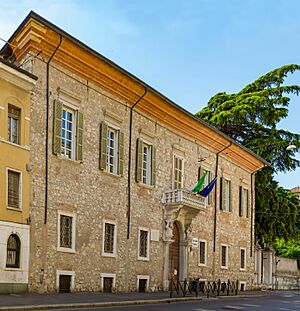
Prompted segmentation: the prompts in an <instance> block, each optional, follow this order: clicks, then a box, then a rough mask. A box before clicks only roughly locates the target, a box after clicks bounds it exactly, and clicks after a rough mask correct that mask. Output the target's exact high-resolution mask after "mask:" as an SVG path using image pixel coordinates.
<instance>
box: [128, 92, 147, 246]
mask: <svg viewBox="0 0 300 311" xmlns="http://www.w3.org/2000/svg"><path fill="white" fill-rule="evenodd" d="M146 93H147V88H145V92H144V94H143V95H142V96H141V97H140V98H139V99H138V100H137V101H136V102H135V104H134V105H133V106H132V107H131V108H130V121H129V145H128V156H129V160H128V181H127V189H128V198H127V199H128V207H127V240H128V239H129V236H130V216H131V154H132V148H131V143H132V119H133V109H134V107H135V106H136V105H137V104H138V103H139V102H140V101H141V100H142V98H143V97H144V96H145V95H146Z"/></svg>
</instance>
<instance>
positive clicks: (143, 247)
mask: <svg viewBox="0 0 300 311" xmlns="http://www.w3.org/2000/svg"><path fill="white" fill-rule="evenodd" d="M138 243H139V247H138V257H139V259H141V260H148V259H149V231H148V230H147V229H139V241H138Z"/></svg>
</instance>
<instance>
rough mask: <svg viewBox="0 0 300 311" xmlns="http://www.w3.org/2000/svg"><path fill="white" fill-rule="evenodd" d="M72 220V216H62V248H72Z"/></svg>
mask: <svg viewBox="0 0 300 311" xmlns="http://www.w3.org/2000/svg"><path fill="white" fill-rule="evenodd" d="M72 220H73V218H72V217H70V216H64V215H60V246H61V247H67V248H72Z"/></svg>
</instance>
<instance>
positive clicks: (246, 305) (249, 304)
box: [242, 303, 261, 307]
mask: <svg viewBox="0 0 300 311" xmlns="http://www.w3.org/2000/svg"><path fill="white" fill-rule="evenodd" d="M242 306H245V307H261V305H253V304H251V303H242Z"/></svg>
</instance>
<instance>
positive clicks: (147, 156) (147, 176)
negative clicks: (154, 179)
mask: <svg viewBox="0 0 300 311" xmlns="http://www.w3.org/2000/svg"><path fill="white" fill-rule="evenodd" d="M151 149H152V146H151V145H148V144H146V143H144V142H143V158H142V159H143V160H142V181H143V183H144V184H148V185H151V162H152V159H151V158H152V157H151V154H152V152H151Z"/></svg>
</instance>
